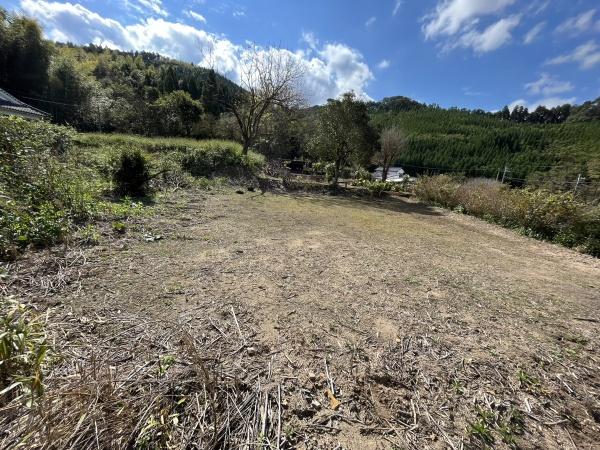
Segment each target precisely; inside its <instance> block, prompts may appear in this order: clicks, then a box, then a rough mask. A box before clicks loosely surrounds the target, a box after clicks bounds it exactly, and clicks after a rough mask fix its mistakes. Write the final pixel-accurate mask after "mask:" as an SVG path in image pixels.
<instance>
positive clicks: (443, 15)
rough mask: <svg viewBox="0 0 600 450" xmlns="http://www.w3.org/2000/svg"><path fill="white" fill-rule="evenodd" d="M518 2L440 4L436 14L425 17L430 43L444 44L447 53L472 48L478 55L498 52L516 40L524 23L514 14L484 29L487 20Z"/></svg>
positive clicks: (452, 0)
mask: <svg viewBox="0 0 600 450" xmlns="http://www.w3.org/2000/svg"><path fill="white" fill-rule="evenodd" d="M516 1H517V0H438V4H437V7H436V9H435V11H434V12H432V13H430V14H428V15H426V16H425V17H423V22H424V23H423V26H422V31H423V34H424V35H425V39H426V40H438V41H441V42H440V43H439V46H440V47H441V48H442V50H443V51H445V52H446V51H450V50H453V49H456V48H470V49H473V51H475V52H476V53H486V52H491V51H493V50H496V49H498V48H500V47H502V46H503V45H505V44H506V43H508V42H510V41H511V39H512V30H513V29H514V28H515V27H517V26H518V25H519V23H520V21H521V15H519V14H513V15H510V16H507V17H504V18H500V19H499V20H496V21H495V22H493V23H492V24H490V25H487V26H486V27H485V28H483V29H482V28H481V26H480V25H481V20H482V18H484V17H487V16H491V15H498V14H500V13H501V12H503V11H504V10H505V9H506V8H507V7H508V6H510V5H512V4H513V3H515V2H516Z"/></svg>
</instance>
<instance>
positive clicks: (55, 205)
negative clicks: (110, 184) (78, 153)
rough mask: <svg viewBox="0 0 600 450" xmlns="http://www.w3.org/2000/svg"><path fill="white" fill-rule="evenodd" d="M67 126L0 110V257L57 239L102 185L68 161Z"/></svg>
mask: <svg viewBox="0 0 600 450" xmlns="http://www.w3.org/2000/svg"><path fill="white" fill-rule="evenodd" d="M72 135H73V131H72V130H71V129H70V128H66V127H59V126H56V125H52V124H48V123H46V122H28V121H26V120H23V119H20V118H16V117H4V116H0V259H6V258H14V257H15V256H16V255H17V253H18V251H19V250H20V249H22V248H24V247H26V246H28V245H35V246H45V245H50V244H53V243H55V242H58V241H60V240H61V239H62V238H63V237H64V235H65V232H66V230H67V229H68V228H69V224H70V223H71V222H77V221H84V220H87V219H89V218H90V217H91V216H92V215H93V214H95V208H94V202H95V199H96V197H97V196H98V195H99V191H100V190H101V188H100V187H99V186H98V185H97V184H96V182H95V181H94V179H93V177H91V176H89V174H88V173H86V172H85V171H83V170H81V169H80V168H79V167H77V168H75V167H74V165H73V162H72V161H71V152H72V146H71V145H72V144H71V143H72Z"/></svg>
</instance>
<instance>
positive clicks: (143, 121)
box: [0, 8, 239, 137]
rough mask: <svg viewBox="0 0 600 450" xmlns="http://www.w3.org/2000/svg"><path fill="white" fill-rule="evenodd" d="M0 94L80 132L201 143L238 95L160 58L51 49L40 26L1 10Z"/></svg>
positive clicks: (208, 75) (223, 81)
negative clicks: (196, 139)
mask: <svg viewBox="0 0 600 450" xmlns="http://www.w3.org/2000/svg"><path fill="white" fill-rule="evenodd" d="M0 87H1V88H3V89H5V90H7V91H8V92H10V93H11V94H13V95H15V96H17V97H18V98H20V99H22V100H24V101H26V102H28V103H30V104H32V105H33V106H36V107H38V108H39V109H41V110H43V111H47V112H49V113H51V114H52V117H53V120H54V122H56V123H61V124H70V125H73V126H75V127H76V128H78V129H79V130H83V131H87V130H94V131H99V130H100V131H118V132H124V133H128V132H132V133H139V134H163V135H187V136H192V135H193V136H197V137H202V136H206V137H208V136H210V135H212V133H213V129H212V127H213V125H214V122H215V121H216V119H217V118H218V116H219V115H220V114H221V113H222V112H223V111H224V109H225V108H224V105H225V104H227V100H228V97H229V96H230V95H231V94H232V93H233V92H234V91H235V90H236V89H239V88H238V87H237V86H236V85H235V84H234V83H233V82H231V81H230V80H228V79H227V78H225V77H223V76H221V75H219V74H217V73H215V72H214V71H213V70H210V69H206V68H202V67H198V66H195V65H192V64H189V63H185V62H181V61H175V60H172V59H169V58H165V57H163V56H161V55H158V54H153V53H147V52H122V51H117V50H110V49H107V48H102V47H99V46H95V45H88V46H75V45H70V44H57V43H53V42H50V41H48V40H45V39H43V37H42V30H41V28H40V27H39V25H38V24H37V23H36V22H35V21H34V20H32V19H29V18H27V17H23V16H20V15H15V14H10V13H8V12H6V11H5V10H3V9H2V8H0ZM201 117H202V118H204V119H205V120H202V121H201V120H199V119H200V118H201ZM159 118H163V119H164V118H167V119H168V120H158V119H159Z"/></svg>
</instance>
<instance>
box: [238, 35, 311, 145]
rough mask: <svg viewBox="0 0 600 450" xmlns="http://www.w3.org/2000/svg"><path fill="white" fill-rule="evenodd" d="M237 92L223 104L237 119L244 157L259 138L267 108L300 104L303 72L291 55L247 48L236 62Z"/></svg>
mask: <svg viewBox="0 0 600 450" xmlns="http://www.w3.org/2000/svg"><path fill="white" fill-rule="evenodd" d="M239 64H240V67H239V77H240V79H239V85H240V87H241V89H240V90H239V91H238V92H237V93H236V94H235V95H234V96H233V98H232V99H231V101H230V102H229V104H228V105H227V106H228V107H229V109H230V110H231V112H232V113H233V115H234V116H235V118H236V120H237V124H238V126H239V128H240V134H241V137H242V145H243V152H244V154H246V153H248V149H249V148H250V147H251V146H252V145H253V144H254V143H255V142H256V139H257V138H258V136H259V132H260V124H261V120H262V118H263V116H264V115H265V113H266V112H267V111H268V110H269V109H270V108H294V107H298V106H300V105H301V104H302V103H303V96H302V94H301V88H300V83H301V81H302V79H303V75H304V70H303V66H302V65H301V63H300V62H299V61H298V59H297V58H296V57H295V55H294V54H292V53H290V52H288V51H286V50H282V49H272V48H271V49H266V50H265V49H261V48H258V47H251V48H249V49H247V50H245V51H244V53H243V54H242V56H241V59H240V62H239Z"/></svg>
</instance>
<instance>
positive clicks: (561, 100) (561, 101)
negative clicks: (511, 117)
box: [508, 97, 577, 112]
mask: <svg viewBox="0 0 600 450" xmlns="http://www.w3.org/2000/svg"><path fill="white" fill-rule="evenodd" d="M575 102H577V97H544V98H541V99H539V100H536V101H533V102H531V103H529V102H527V100H525V99H522V98H521V99H519V100H515V101H514V102H512V103H511V104H510V105H508V109H510V110H511V111H512V110H513V109H514V108H515V107H516V106H524V107H525V108H527V109H528V110H529V112H533V111H535V110H536V109H537V107H538V106H545V107H546V108H555V107H556V106H561V105H565V104H567V103H568V104H570V105H573V104H575Z"/></svg>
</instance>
